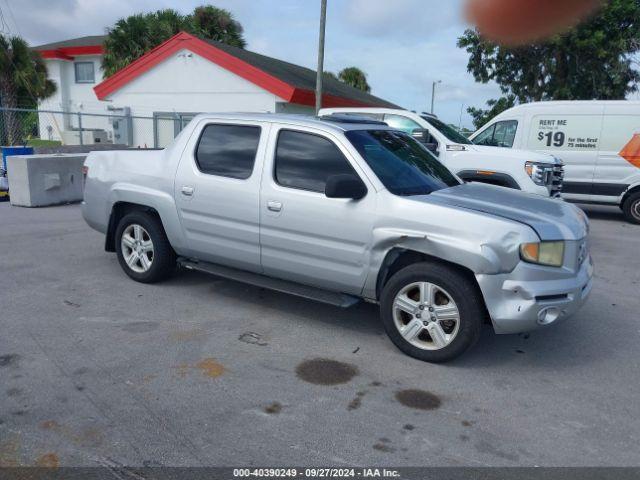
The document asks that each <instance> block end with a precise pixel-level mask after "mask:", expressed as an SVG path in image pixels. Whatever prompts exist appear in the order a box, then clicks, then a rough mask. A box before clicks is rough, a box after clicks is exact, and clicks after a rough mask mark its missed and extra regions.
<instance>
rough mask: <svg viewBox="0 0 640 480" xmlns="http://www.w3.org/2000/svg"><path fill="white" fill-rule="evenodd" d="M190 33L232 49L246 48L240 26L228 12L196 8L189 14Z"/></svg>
mask: <svg viewBox="0 0 640 480" xmlns="http://www.w3.org/2000/svg"><path fill="white" fill-rule="evenodd" d="M191 22H192V32H193V33H194V34H195V35H198V36H201V37H204V38H208V39H211V40H216V41H218V42H222V43H226V44H227V45H232V46H234V47H239V48H244V47H246V46H247V42H245V40H244V37H243V36H242V34H243V31H244V30H243V28H242V25H240V22H238V21H237V20H236V19H235V18H233V15H232V14H231V12H229V11H228V10H225V9H223V8H218V7H214V6H212V5H206V6H202V7H196V9H195V10H194V11H193V13H192V14H191Z"/></svg>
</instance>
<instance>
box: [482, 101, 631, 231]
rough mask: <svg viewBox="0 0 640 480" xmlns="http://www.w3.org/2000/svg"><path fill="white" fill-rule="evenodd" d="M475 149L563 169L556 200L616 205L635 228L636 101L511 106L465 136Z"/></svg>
mask: <svg viewBox="0 0 640 480" xmlns="http://www.w3.org/2000/svg"><path fill="white" fill-rule="evenodd" d="M471 140H473V142H474V143H476V144H478V145H491V146H498V147H507V148H518V149H528V150H534V151H536V152H543V153H549V154H552V155H554V156H556V157H558V158H560V159H561V160H562V161H563V162H564V164H565V178H564V187H563V189H562V196H563V197H565V198H566V199H567V200H571V201H578V202H584V203H602V204H612V205H619V206H620V208H622V210H623V211H624V213H625V216H626V218H627V219H628V220H629V221H630V222H633V223H640V102H638V101H628V100H620V101H553V102H537V103H527V104H523V105H517V106H515V107H513V108H510V109H509V110H506V111H504V112H502V113H501V114H500V115H498V116H496V117H495V118H494V119H493V120H491V121H490V122H489V123H487V124H486V125H485V126H484V127H482V128H481V129H480V130H478V131H477V132H476V133H474V134H473V135H472V136H471Z"/></svg>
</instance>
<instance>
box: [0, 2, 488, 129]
mask: <svg viewBox="0 0 640 480" xmlns="http://www.w3.org/2000/svg"><path fill="white" fill-rule="evenodd" d="M205 3H206V4H212V5H216V6H218V7H223V8H226V9H228V10H229V11H231V12H232V13H233V15H234V16H235V18H236V19H237V20H238V21H240V23H241V24H242V26H243V27H244V31H245V32H244V33H245V38H246V40H247V49H249V50H252V51H254V52H258V53H261V54H264V55H269V56H272V57H276V58H279V59H282V60H286V61H288V62H292V63H296V64H298V65H303V66H305V67H309V68H312V69H314V70H315V68H316V62H317V48H318V22H319V17H320V0H209V1H206V0H196V1H194V0H180V1H177V0H174V1H169V0H0V9H1V13H2V17H0V27H1V28H2V30H4V32H5V33H11V34H19V35H21V36H22V37H23V38H25V39H26V40H27V41H28V42H29V43H30V44H31V45H34V46H35V45H39V44H43V43H48V42H53V41H58V40H64V39H68V38H74V37H79V36H83V35H100V34H104V33H105V32H106V29H107V28H108V27H110V26H112V25H113V24H114V23H115V22H116V21H117V20H118V19H119V18H122V17H126V16H128V15H131V14H133V13H139V12H148V11H153V10H157V9H161V8H173V9H176V10H178V11H180V12H182V13H189V12H191V11H192V10H193V8H194V7H196V6H198V5H202V4H205ZM462 8H463V0H448V1H442V0H328V8H327V30H326V48H325V70H329V71H333V72H337V71H339V70H341V69H342V68H344V67H349V66H357V67H359V68H361V69H362V70H364V71H365V72H366V73H367V76H368V77H367V79H368V82H369V84H370V85H371V88H372V92H371V93H373V94H374V95H377V96H379V97H382V98H384V99H386V100H389V101H391V102H393V103H396V104H398V105H401V106H402V107H404V108H408V109H410V110H416V111H428V110H430V105H431V88H432V82H434V81H438V80H441V82H442V83H439V84H438V85H437V86H436V96H435V113H436V114H437V115H438V116H439V117H440V118H442V119H443V120H445V121H446V122H448V123H453V124H454V125H459V124H461V125H462V126H463V127H468V128H471V126H472V122H471V118H470V116H469V115H468V114H467V113H466V108H467V107H468V106H475V107H482V106H484V103H485V102H486V101H487V100H488V99H490V98H496V97H498V96H499V95H500V91H499V89H498V87H497V86H496V85H495V84H480V83H476V82H475V81H474V79H473V77H472V76H471V75H470V74H469V73H467V69H466V66H467V59H468V54H467V53H466V52H465V51H464V50H462V49H459V48H457V47H456V40H457V38H458V37H459V36H460V35H461V34H462V33H463V32H464V29H465V28H467V27H468V25H466V23H465V21H464V18H463V15H462ZM2 19H4V22H2V21H1V20H2Z"/></svg>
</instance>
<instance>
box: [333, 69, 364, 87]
mask: <svg viewBox="0 0 640 480" xmlns="http://www.w3.org/2000/svg"><path fill="white" fill-rule="evenodd" d="M338 79H339V80H340V81H341V82H343V83H346V84H347V85H351V86H352V87H355V88H357V89H359V90H362V91H363V92H370V91H371V87H370V86H369V84H368V83H367V75H366V74H365V73H364V72H363V71H362V70H360V69H359V68H358V67H347V68H344V69H342V70H340V72H339V73H338Z"/></svg>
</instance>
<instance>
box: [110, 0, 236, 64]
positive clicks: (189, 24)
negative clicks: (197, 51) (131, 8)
mask: <svg viewBox="0 0 640 480" xmlns="http://www.w3.org/2000/svg"><path fill="white" fill-rule="evenodd" d="M180 31H186V32H188V33H191V34H193V35H197V36H200V37H202V38H205V39H209V40H217V41H219V42H223V43H227V44H229V45H233V46H236V47H240V48H244V46H245V43H246V42H245V40H244V37H243V29H242V26H241V25H240V23H239V22H237V21H236V20H235V19H234V18H233V15H232V14H231V13H230V12H228V11H227V10H224V9H222V8H217V7H213V6H210V5H207V6H202V7H197V8H196V9H195V10H194V11H193V12H192V13H191V14H189V15H182V14H180V13H179V12H177V11H175V10H172V9H166V10H158V11H156V12H151V13H139V14H136V15H131V16H129V17H127V18H122V19H120V20H118V21H117V22H116V24H115V25H114V26H113V27H112V28H110V29H109V31H108V35H107V38H106V40H105V42H104V50H105V53H104V56H103V59H102V68H103V70H104V72H105V75H106V76H110V75H113V74H114V73H116V72H117V71H118V70H120V69H122V68H124V67H126V66H127V65H129V64H130V63H131V62H133V61H134V60H136V59H138V58H140V57H141V56H142V55H144V54H145V53H147V52H148V51H149V50H152V49H153V48H155V47H157V46H158V45H160V44H161V43H162V42H164V41H166V40H168V39H169V38H171V37H172V36H174V35H175V34H177V33H179V32H180Z"/></svg>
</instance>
